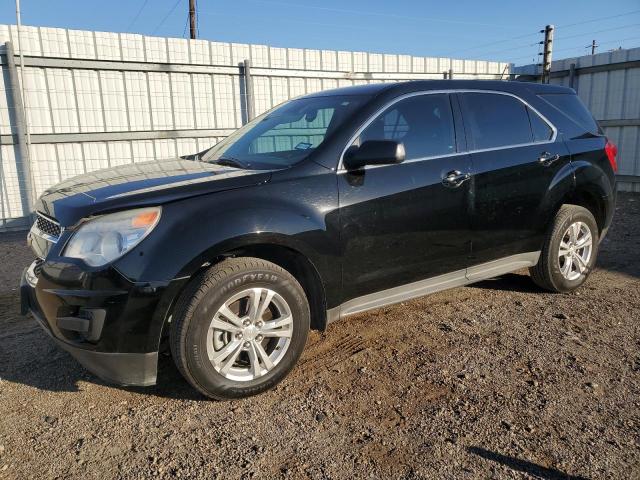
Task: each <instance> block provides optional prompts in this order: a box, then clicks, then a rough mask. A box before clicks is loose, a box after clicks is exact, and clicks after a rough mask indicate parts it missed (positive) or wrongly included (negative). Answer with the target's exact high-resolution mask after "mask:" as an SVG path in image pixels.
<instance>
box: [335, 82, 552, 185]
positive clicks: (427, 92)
mask: <svg viewBox="0 0 640 480" xmlns="http://www.w3.org/2000/svg"><path fill="white" fill-rule="evenodd" d="M452 93H489V94H493V95H506V96H508V97H513V98H515V99H517V100H519V101H520V102H522V103H523V104H524V105H525V106H526V107H527V108H529V109H530V110H531V111H533V112H535V114H536V115H538V116H539V117H540V118H541V119H542V120H543V121H544V122H545V123H546V124H547V125H548V126H549V128H551V130H552V131H553V135H552V136H551V139H550V140H545V141H540V142H535V141H534V142H527V143H517V144H513V145H504V146H501V147H492V148H479V149H474V150H465V151H463V152H454V153H446V154H444V155H431V156H428V157H420V158H412V159H411V160H407V161H405V162H402V163H400V164H393V165H402V164H405V163H413V162H422V161H425V160H433V159H435V158H446V157H453V156H456V155H470V154H472V153H481V152H492V151H496V150H505V149H507V148H515V147H528V146H531V145H547V144H549V143H554V142H555V141H556V139H557V138H558V129H557V128H556V126H555V125H554V124H553V123H552V122H551V121H550V120H549V119H548V118H547V117H545V116H544V115H543V114H542V113H540V112H539V111H538V110H537V109H536V108H535V107H534V106H532V105H531V104H530V103H529V102H527V101H526V100H524V99H522V98H520V97H519V96H518V95H515V94H513V93H510V92H502V91H499V90H474V89H467V88H465V89H447V90H420V91H418V92H410V93H405V94H404V95H400V96H399V97H396V98H394V99H392V100H390V101H389V102H387V103H386V104H384V105H383V106H382V107H380V108H379V109H378V110H376V111H375V112H374V113H373V114H372V115H371V116H370V117H369V118H368V119H367V120H366V121H365V122H364V123H363V124H362V125H361V126H360V127H359V128H358V130H356V133H354V134H353V135H352V136H351V138H350V139H349V141H348V142H347V145H346V146H345V147H344V149H343V150H342V153H341V154H340V160H339V161H338V168H337V169H336V173H344V172H347V170H346V169H345V168H344V166H343V162H344V155H345V153H347V150H348V149H349V147H350V146H351V145H353V142H355V141H356V139H357V138H358V137H359V136H360V134H361V133H362V132H363V131H364V130H365V129H366V128H367V127H368V126H369V125H371V123H372V122H373V121H374V120H375V119H376V118H378V116H379V115H380V114H382V113H383V112H384V111H385V110H387V109H388V108H389V107H391V106H393V105H395V104H396V103H398V102H401V101H402V100H405V99H407V98H411V97H417V96H421V95H437V94H452ZM463 121H464V118H463ZM388 166H391V164H390V165H367V166H365V167H364V169H365V170H369V169H371V168H380V167H388Z"/></svg>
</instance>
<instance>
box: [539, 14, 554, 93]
mask: <svg viewBox="0 0 640 480" xmlns="http://www.w3.org/2000/svg"><path fill="white" fill-rule="evenodd" d="M540 33H544V49H543V53H542V75H541V76H540V83H549V78H550V77H551V54H552V52H553V25H547V26H546V27H545V28H544V30H540Z"/></svg>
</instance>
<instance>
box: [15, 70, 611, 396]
mask: <svg viewBox="0 0 640 480" xmlns="http://www.w3.org/2000/svg"><path fill="white" fill-rule="evenodd" d="M615 156H616V147H615V146H614V145H613V144H612V143H611V142H609V141H608V140H607V138H606V137H604V136H603V134H602V131H601V130H600V128H599V127H598V125H597V123H596V122H595V121H594V119H593V117H592V116H591V114H590V113H589V112H588V110H587V109H586V108H585V107H584V106H583V104H582V103H581V101H580V100H579V99H578V97H577V96H576V94H575V92H574V91H573V90H571V89H568V88H564V87H558V86H550V85H538V84H533V83H521V82H498V81H455V80H449V81H446V80H445V81H418V82H408V83H395V84H377V85H363V86H357V87H350V88H344V89H338V90H333V91H327V92H321V93H316V94H312V95H308V96H305V97H302V98H298V99H295V100H292V101H290V102H287V103H284V104H282V105H280V106H278V107H276V108H274V109H273V110H271V111H269V112H267V113H265V114H263V115H261V116H260V117H258V118H256V119H254V120H253V121H251V122H250V123H249V124H247V125H245V126H244V127H242V128H241V129H239V130H237V131H236V132H234V133H233V134H232V135H230V136H229V137H227V138H226V139H224V140H223V141H221V142H220V143H218V144H216V145H215V146H213V147H212V148H210V149H209V150H206V151H204V152H201V153H200V154H197V155H193V156H190V157H188V158H181V159H170V160H166V161H164V160H163V161H160V160H158V161H152V162H145V163H134V164H132V165H126V166H121V167H116V168H110V169H105V170H100V171H97V172H93V173H89V174H85V175H82V176H79V177H75V178H73V179H71V180H67V181H65V182H63V183H61V184H59V185H57V186H55V187H53V188H51V189H49V190H47V191H46V192H45V193H44V194H43V195H42V197H41V198H40V199H39V200H38V202H37V205H36V215H37V217H36V221H35V223H34V225H33V228H32V229H31V231H30V233H29V236H28V241H29V243H30V244H31V247H32V248H33V251H34V252H35V254H36V256H37V259H36V260H35V262H34V263H33V264H32V265H31V266H30V267H29V268H28V269H26V270H25V272H24V275H23V282H22V288H21V293H22V306H23V311H24V312H27V311H31V312H32V313H33V315H34V317H35V318H36V319H37V320H38V321H39V322H40V323H41V324H42V326H43V327H44V329H45V330H46V331H47V332H49V333H50V334H51V336H52V337H53V339H54V340H55V341H56V342H57V343H58V344H59V345H60V346H61V347H62V348H64V349H65V350H67V351H69V352H70V353H71V354H72V355H73V356H74V357H75V358H77V359H78V360H79V361H80V362H81V363H82V364H83V365H84V366H85V367H86V368H87V369H89V370H91V371H92V372H94V373H95V374H97V375H98V376H100V377H102V378H104V379H106V380H111V381H114V382H117V383H121V384H128V385H150V384H153V383H155V381H156V370H157V360H158V351H159V350H160V349H161V344H163V341H164V340H165V339H166V340H167V341H168V343H169V345H170V349H171V352H172V355H173V358H174V360H175V362H176V364H177V366H178V368H179V370H180V371H181V372H182V374H183V375H184V376H185V378H186V379H187V380H188V381H189V382H190V383H191V384H192V385H193V386H194V387H195V388H196V389H198V390H199V391H200V392H202V393H203V394H204V395H207V396H209V397H212V398H216V399H226V398H237V397H243V396H247V395H251V394H256V393H258V392H261V391H264V390H266V389H268V388H270V387H272V386H274V385H275V384H277V383H278V382H279V381H280V380H282V379H283V378H284V377H285V375H286V374H287V373H288V372H289V371H290V370H291V368H292V367H293V366H294V364H295V363H296V360H297V359H298V357H299V356H300V354H301V352H302V350H303V348H304V345H305V342H306V339H307V333H308V331H309V329H310V328H312V329H320V330H322V329H324V328H325V327H326V325H327V324H328V323H329V322H332V321H334V320H336V319H338V318H341V317H345V316H348V315H351V314H354V313H358V312H362V311H365V310H369V309H372V308H377V307H380V306H382V305H388V304H391V303H395V302H400V301H404V300H407V299H410V298H414V297H417V296H420V295H425V294H427V293H430V292H435V291H438V290H443V289H447V288H452V287H457V286H460V285H466V284H468V283H471V282H476V281H479V280H482V279H486V278H489V277H494V276H496V275H500V274H504V273H506V272H511V271H513V270H517V269H520V268H523V267H529V269H530V272H531V277H532V278H533V281H534V282H536V283H537V284H538V285H539V286H540V287H542V288H544V289H546V290H551V291H554V292H568V291H571V290H574V289H576V288H578V287H579V286H580V285H581V284H582V283H583V282H584V281H585V279H586V278H587V276H588V275H589V273H590V272H591V270H592V269H593V267H594V264H595V262H596V255H597V251H598V244H599V242H600V240H601V239H602V237H603V236H604V235H605V233H606V231H607V228H608V227H609V225H610V223H611V217H612V214H613V211H614V201H615V178H614V172H615V171H616V160H615ZM390 328H392V326H390Z"/></svg>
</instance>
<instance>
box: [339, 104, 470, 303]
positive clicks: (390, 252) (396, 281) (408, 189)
mask: <svg viewBox="0 0 640 480" xmlns="http://www.w3.org/2000/svg"><path fill="white" fill-rule="evenodd" d="M451 100H452V99H451V98H450V96H449V95H447V94H419V95H413V96H409V97H406V98H403V99H401V100H398V101H396V102H395V103H393V104H392V105H390V106H389V107H388V108H387V109H386V110H385V111H383V113H381V114H380V115H379V116H378V117H376V118H375V119H374V120H373V121H372V122H370V123H369V124H368V125H367V126H366V128H364V130H363V131H362V132H361V133H360V134H359V136H358V137H357V139H356V140H355V142H354V144H355V145H359V144H361V143H362V142H364V141H366V140H396V141H399V142H402V143H403V144H404V147H405V151H406V159H405V161H404V162H403V163H401V164H395V165H384V166H374V167H372V166H369V167H365V169H364V170H362V171H358V172H348V171H341V170H339V172H338V188H339V194H340V223H341V244H342V251H343V255H344V257H343V292H344V298H343V301H346V300H349V299H352V298H355V297H359V296H362V295H365V294H369V293H373V292H378V291H381V290H385V289H388V288H392V287H396V286H400V285H404V284H407V283H411V282H414V281H417V280H422V279H425V278H429V277H434V276H437V275H440V274H443V273H449V272H452V271H456V270H463V269H464V268H465V267H466V266H467V261H468V254H469V249H470V226H471V221H470V208H469V207H470V203H469V184H470V181H469V178H468V174H469V172H470V170H471V163H470V157H469V155H467V154H465V153H459V152H462V151H463V150H464V149H463V147H462V146H461V145H460V143H459V142H457V141H456V128H455V124H456V121H454V113H453V112H454V110H453V109H452V104H451ZM457 115H458V114H456V120H459V117H458V116H457Z"/></svg>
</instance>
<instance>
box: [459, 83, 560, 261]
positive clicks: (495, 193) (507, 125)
mask: <svg viewBox="0 0 640 480" xmlns="http://www.w3.org/2000/svg"><path fill="white" fill-rule="evenodd" d="M458 96H459V99H460V104H461V108H462V114H463V119H464V124H465V131H466V133H467V140H468V144H469V150H470V152H471V161H472V164H473V179H472V186H471V188H472V191H473V197H474V200H473V215H472V230H473V240H472V263H473V264H476V265H477V264H479V263H484V262H487V261H491V260H495V259H498V258H503V257H507V256H510V255H514V254H518V253H525V252H532V251H537V250H539V249H540V245H541V244H542V239H543V235H544V233H545V231H546V227H547V224H548V220H549V219H548V215H549V211H548V207H547V206H546V204H545V202H544V200H545V197H546V196H547V195H549V192H550V191H551V190H552V187H553V181H554V178H556V176H557V174H558V171H559V170H560V169H562V168H566V166H567V164H568V163H569V154H568V151H567V148H566V146H565V144H564V142H562V141H561V140H560V139H558V138H557V132H556V129H555V127H553V125H551V124H550V123H549V122H548V121H547V120H546V119H545V118H543V117H542V115H541V114H539V113H538V112H537V111H535V110H534V109H533V107H531V106H530V105H528V104H527V103H525V102H524V101H522V100H521V99H519V98H518V97H516V96H514V95H510V94H505V93H500V92H492V93H485V92H469V93H459V94H458Z"/></svg>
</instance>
